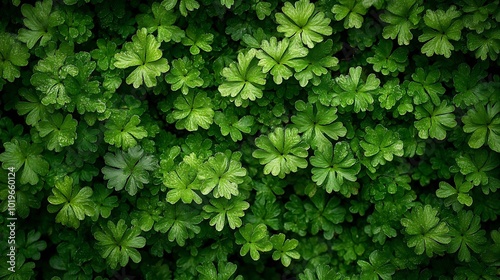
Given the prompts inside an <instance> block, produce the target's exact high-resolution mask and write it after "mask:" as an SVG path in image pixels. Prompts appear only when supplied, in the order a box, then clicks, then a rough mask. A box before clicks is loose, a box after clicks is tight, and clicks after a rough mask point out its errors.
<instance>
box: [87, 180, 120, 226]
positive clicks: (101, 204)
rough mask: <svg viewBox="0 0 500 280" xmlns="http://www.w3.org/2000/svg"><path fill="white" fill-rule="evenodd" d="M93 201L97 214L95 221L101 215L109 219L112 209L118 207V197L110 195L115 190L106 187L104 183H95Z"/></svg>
mask: <svg viewBox="0 0 500 280" xmlns="http://www.w3.org/2000/svg"><path fill="white" fill-rule="evenodd" d="M93 190H94V193H93V195H92V201H94V203H95V214H94V216H93V217H92V220H93V221H94V222H95V221H97V219H99V216H100V217H103V218H104V219H107V218H108V217H109V216H110V215H111V211H112V210H113V209H114V208H116V207H118V197H116V196H114V195H113V196H109V195H110V194H111V193H113V190H111V189H108V188H106V187H104V186H103V185H102V184H98V185H94V189H93Z"/></svg>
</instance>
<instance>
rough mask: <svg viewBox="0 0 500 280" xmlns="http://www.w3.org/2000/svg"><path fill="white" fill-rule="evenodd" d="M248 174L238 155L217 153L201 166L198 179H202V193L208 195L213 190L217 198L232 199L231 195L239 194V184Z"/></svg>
mask: <svg viewBox="0 0 500 280" xmlns="http://www.w3.org/2000/svg"><path fill="white" fill-rule="evenodd" d="M246 174H247V172H246V169H245V168H243V167H241V163H240V161H239V160H238V157H237V156H235V155H234V154H233V155H231V156H228V155H227V154H223V153H217V154H215V155H214V156H212V157H210V158H209V159H208V160H207V162H205V163H204V164H203V165H202V166H200V170H199V171H198V179H200V180H202V187H201V193H203V194H204V195H207V194H209V193H210V192H212V194H213V195H214V197H215V198H219V197H225V198H227V199H231V196H237V195H238V194H239V191H238V184H241V183H243V178H244V177H245V175H246Z"/></svg>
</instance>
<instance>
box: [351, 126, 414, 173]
mask: <svg viewBox="0 0 500 280" xmlns="http://www.w3.org/2000/svg"><path fill="white" fill-rule="evenodd" d="M365 131H366V135H365V137H364V140H362V141H360V143H359V145H360V146H361V147H362V148H363V150H364V155H365V156H366V157H369V158H371V159H370V163H371V165H372V166H373V167H377V166H378V165H384V164H386V162H387V161H392V160H393V159H394V156H398V157H401V156H403V154H404V150H403V141H401V140H399V135H398V134H397V133H396V132H394V131H390V130H389V129H387V128H385V127H384V126H383V125H381V124H378V125H377V126H376V127H375V129H373V128H371V127H367V128H366V129H365Z"/></svg>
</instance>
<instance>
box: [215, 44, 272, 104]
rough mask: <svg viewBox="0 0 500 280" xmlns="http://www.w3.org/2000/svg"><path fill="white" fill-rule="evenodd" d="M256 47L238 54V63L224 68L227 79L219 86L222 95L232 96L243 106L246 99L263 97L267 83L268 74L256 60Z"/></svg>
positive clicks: (236, 102)
mask: <svg viewBox="0 0 500 280" xmlns="http://www.w3.org/2000/svg"><path fill="white" fill-rule="evenodd" d="M255 54H256V51H255V49H251V50H249V51H248V52H247V53H246V54H243V53H239V54H238V63H236V62H233V63H231V64H229V67H226V68H224V69H223V70H222V76H223V77H224V78H225V81H224V82H223V83H222V84H221V85H220V86H219V92H220V93H221V95H222V96H230V97H231V99H232V100H233V101H234V103H235V105H236V106H241V105H242V104H243V102H244V101H246V100H251V101H254V100H256V99H258V98H262V89H263V86H264V85H265V84H266V74H265V73H262V68H261V67H259V66H258V65H257V62H256V60H254V57H255Z"/></svg>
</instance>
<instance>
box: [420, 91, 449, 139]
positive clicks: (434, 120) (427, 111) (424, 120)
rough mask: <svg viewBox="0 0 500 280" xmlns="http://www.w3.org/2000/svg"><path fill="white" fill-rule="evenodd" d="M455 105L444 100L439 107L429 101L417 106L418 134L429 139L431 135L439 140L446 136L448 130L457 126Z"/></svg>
mask: <svg viewBox="0 0 500 280" xmlns="http://www.w3.org/2000/svg"><path fill="white" fill-rule="evenodd" d="M453 111H455V107H454V106H453V105H448V102H446V100H444V101H443V102H441V104H440V105H439V106H438V107H434V106H433V105H432V103H430V102H427V103H425V104H424V105H419V106H417V107H416V108H415V117H416V119H417V121H415V123H414V125H415V128H416V129H418V136H419V137H420V138H422V139H427V138H428V137H429V136H430V137H431V138H434V139H437V140H444V139H445V138H446V130H449V129H450V128H454V127H455V126H457V121H456V120H455V115H453Z"/></svg>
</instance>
